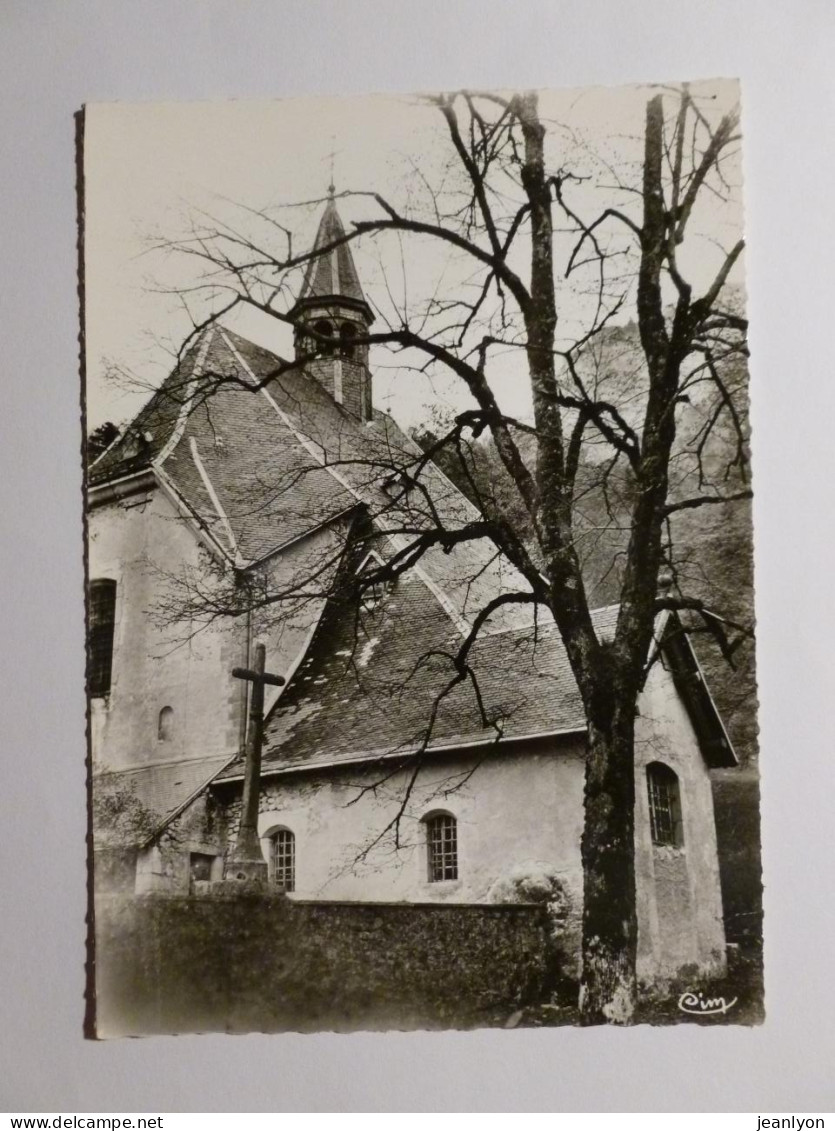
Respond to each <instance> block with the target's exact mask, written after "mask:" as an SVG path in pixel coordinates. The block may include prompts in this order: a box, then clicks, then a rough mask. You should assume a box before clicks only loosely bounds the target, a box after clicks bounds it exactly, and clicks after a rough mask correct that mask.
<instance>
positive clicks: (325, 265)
mask: <svg viewBox="0 0 835 1131" xmlns="http://www.w3.org/2000/svg"><path fill="white" fill-rule="evenodd" d="M344 238H345V228H344V226H343V224H342V220H341V218H340V216H339V212H338V211H337V208H336V199H335V197H334V189H333V185H331V186H330V190H329V197H328V202H327V204H326V205H325V211H324V212H323V213H322V219H321V220H320V222H319V230H318V232H317V233H316V241H315V243H314V245H313V251H314V253H315V252H318V251H320V250H321V254H320V255H317V256H316V257H315V258H313V259H311V260H310V261H309V263H308V264H307V270H306V271H305V276H304V282H303V283H302V288H301V291H300V292H299V297H298V300H297V301H296V305H295V306H294V307H293V309H292V311H291V315H292V317H293V319H294V322H295V349H296V357H297V358H299V357H311V360H310V361H308V362H307V363H306V365H305V370H306V372H308V373H309V374H310V375H311V376H312V377H315V378H316V380H317V381H318V382H319V384H320V385H322V387H323V388H324V389H326V390H327V391H328V392H329V393H330V395H331V396H332V397H333V399H334V400H335V401H336V402H337V403H338V404H341V405H342V406H343V408H345V410H346V411H347V412H350V413H351V414H352V415H353V416H356V417H358V418H359V419H360V420H370V419H371V415H372V394H371V372H370V370H369V368H368V346H367V345H363V344H362V343H361V342H358V341H357V339H358V338H362V337H364V336H365V335H366V334H367V333H368V329H369V327H370V325H371V323H372V322H373V321H374V315H373V314H372V313H371V308H370V307H369V305H368V303H367V302H366V301H365V296H364V295H363V293H362V287H361V286H360V281H359V277H358V275H357V269H356V267H355V266H354V258H353V256H352V255H351V247H350V244H348V243H338V241H339V240H341V239H344ZM334 244H337V246H336V247H334V246H333V245H334Z"/></svg>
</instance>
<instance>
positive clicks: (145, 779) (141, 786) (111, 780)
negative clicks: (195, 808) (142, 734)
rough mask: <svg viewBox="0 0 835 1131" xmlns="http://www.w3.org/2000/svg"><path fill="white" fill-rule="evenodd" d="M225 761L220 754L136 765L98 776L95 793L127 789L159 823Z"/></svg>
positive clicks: (195, 791)
mask: <svg viewBox="0 0 835 1131" xmlns="http://www.w3.org/2000/svg"><path fill="white" fill-rule="evenodd" d="M228 761H229V755H228V754H223V755H221V756H219V757H213V758H200V759H197V760H194V761H189V762H180V763H179V764H172V763H167V764H165V765H159V766H154V765H148V766H138V767H136V768H134V769H129V770H118V771H112V772H108V773H104V774H97V775H96V778H95V782H96V791H97V794H98V795H99V796H103V795H105V794H106V792H107V789H108V787H109V786H111V785H112V786H114V787H118V788H120V789H124V788H125V787H127V788H128V789H130V791H131V792H132V794H133V795H134V796H135V797H136V799H137V801H139V802H140V804H141V805H142V806H143V807H144V808H145V809H147V810H148V811H149V813H150V814H152V815H153V816H154V817H155V818H157V819H158V820H159V821H160V822H162V821H163V820H164V819H165V818H166V817H168V816H170V815H171V814H172V813H173V812H174V811H175V810H176V809H178V808H179V807H180V806H181V805H183V804H185V802H186V801H188V799H189V798H190V797H191V796H192V795H193V794H195V793H197V791H198V790H200V789H201V788H202V787H203V786H204V785H206V783H207V782H208V781H209V780H210V779H211V778H212V777H213V776H214V775H215V774H217V772H218V771H219V770H220V769H222V768H223V766H224V765H225V764H226V763H227V762H228Z"/></svg>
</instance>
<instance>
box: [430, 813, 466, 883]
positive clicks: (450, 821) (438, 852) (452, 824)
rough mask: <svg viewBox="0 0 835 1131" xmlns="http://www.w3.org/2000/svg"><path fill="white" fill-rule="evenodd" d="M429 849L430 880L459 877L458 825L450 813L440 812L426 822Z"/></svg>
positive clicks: (455, 878)
mask: <svg viewBox="0 0 835 1131" xmlns="http://www.w3.org/2000/svg"><path fill="white" fill-rule="evenodd" d="M426 842H427V847H428V849H429V852H428V856H429V882H430V883H439V882H440V881H442V880H457V879H458V825H457V822H456V820H455V818H454V817H451V816H450V815H449V813H439V814H438V815H437V816H436V817H430V818H429V819H428V820H427V822H426Z"/></svg>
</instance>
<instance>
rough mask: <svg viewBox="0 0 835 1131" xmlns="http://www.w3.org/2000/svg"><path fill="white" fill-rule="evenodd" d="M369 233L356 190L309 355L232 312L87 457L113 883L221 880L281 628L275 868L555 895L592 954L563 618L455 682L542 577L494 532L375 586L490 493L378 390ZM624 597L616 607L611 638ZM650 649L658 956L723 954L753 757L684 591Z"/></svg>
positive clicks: (646, 720) (295, 887)
mask: <svg viewBox="0 0 835 1131" xmlns="http://www.w3.org/2000/svg"><path fill="white" fill-rule="evenodd" d="M343 235H344V228H343V225H342V221H341V219H340V216H339V213H338V210H337V206H336V202H335V200H334V199H333V198H332V197H331V199H329V201H328V203H327V205H326V207H325V209H324V214H323V216H322V218H321V222H320V225H319V230H318V233H317V236H316V243H315V250H317V251H319V250H320V249H322V253H321V254H320V255H318V256H317V257H316V258H314V259H312V260H311V261H310V263H309V265H308V268H307V271H306V274H305V277H304V281H303V284H302V287H301V290H300V293H299V296H298V300H297V302H296V305H295V307H294V310H293V314H294V324H295V354H296V357H295V362H296V363H288V362H286V361H283V360H282V359H280V358H278V357H276V356H275V355H273V354H272V353H270V352H268V351H266V350H264V349H262V348H260V347H259V346H257V345H254V344H253V343H251V342H248V341H246V340H244V339H242V338H241V337H240V336H238V335H236V334H234V333H233V332H231V331H230V330H227V329H224V328H222V327H221V326H220V325H215V326H213V327H211V328H210V329H208V330H206V331H205V332H204V333H203V334H202V335H201V336H200V337H199V338H198V340H197V341H196V342H195V343H194V344H193V345H192V347H191V348H190V349H189V350H188V351H187V353H186V354H185V356H184V357H183V359H182V360H181V362H180V364H179V365H178V366H177V367H176V368H175V370H174V372H173V373H172V374H171V375H170V377H169V378H168V379H167V380H166V382H165V383H164V384H163V385H162V386H161V388H160V389H159V390H158V391H157V393H155V394H154V396H153V397H152V398H151V400H150V401H149V403H148V404H147V405H146V406H145V407H144V408H143V409H142V411H141V412H140V413H139V414H138V416H137V417H136V419H135V420H134V421H133V422H132V424H131V425H130V426H129V427H128V428H126V429H125V430H124V431H123V432H122V433H121V434H120V435H119V437H118V438H117V439H116V440H115V441H114V442H113V443H112V444H111V445H110V447H109V448H108V449H107V450H106V451H105V452H104V454H103V455H101V456H100V457H99V458H98V460H96V461H95V463H93V464H92V466H91V469H90V473H89V483H88V488H89V663H88V689H89V695H90V736H91V753H92V765H93V775H94V780H93V788H94V797H96V798H99V799H103V798H108V797H109V798H111V799H113V802H112V804H111V813H112V812H113V811H114V810H118V811H119V813H120V819H121V824H120V821H116V822H111V824H110V826H108V829H109V831H105V832H102V833H101V834H100V835H99V838H98V841H97V844H96V849H97V853H96V858H97V861H98V864H97V883H98V884H99V886H100V887H102V888H107V887H108V886H111V885H117V884H121V885H122V886H130V887H132V888H133V889H134V890H135V891H137V892H149V891H162V892H170V893H178V892H179V893H188V892H189V891H192V892H195V891H199V890H201V887H202V886H203V885H206V884H210V883H211V882H212V881H215V880H219V879H221V878H222V877H223V875H224V863H225V861H227V860H228V859H229V855H230V852H231V850H232V849H233V848H234V843H235V837H236V834H237V828H238V821H239V816H240V803H241V789H242V782H243V756H242V755H243V750H244V743H245V736H246V729H247V713H248V704H249V691H248V687H247V684H246V682H245V681H242V680H239V679H235V678H233V676H232V674H231V672H232V669H233V668H235V667H244V668H248V667H250V666H251V664H252V658H253V652H254V647H255V645H256V643H263V644H264V645H265V646H266V654H267V666H268V669H269V670H270V671H272V672H274V673H278V674H280V675H281V676H283V677H284V678H285V680H286V684H285V685H284V686H283V687H281V688H272V689H268V692H269V693H268V697H267V702H266V724H265V739H264V756H263V764H262V769H261V791H260V815H259V821H258V834H259V837H260V838H261V845H262V849H263V853H264V857H265V859H266V860H267V862H268V866H269V876H270V883H271V884H273V885H275V886H276V887H277V888H278V889H280V890H283V891H285V892H286V893H287V896H288V898H290V899H306V900H317V899H338V900H358V901H411V902H464V903H487V902H514V901H529V900H547V901H549V902H551V903H552V904H553V905H554V906H555V907H556V908H557V909H558V913H559V916H560V929H561V930H562V932H563V934H564V936H565V941H566V947H567V949H568V950H569V951H572V952H573V953H574V954H575V955H576V954H577V953H578V948H579V938H580V921H581V915H582V864H581V859H580V837H581V832H582V827H583V781H584V757H585V749H586V726H585V719H584V714H583V709H582V703H581V701H580V696H579V693H578V690H577V686H576V683H575V681H574V679H573V676H572V673H571V669H570V666H569V664H568V660H567V657H566V653H565V649H564V647H563V645H562V642H561V640H560V637H559V633H558V632H557V630H556V627H555V625H554V624H553V622H552V621H551V619H550V616H549V614H547V611H546V610H543V609H541V608H540V609H533V608H532V607H531V606H525V605H510V604H509V605H505V606H503V607H502V608H500V609H498V610H497V611H496V613H495V614H494V615H493V616H492V617H491V618H490V620H489V621H488V623H487V625H486V626H485V629H484V631H483V633H482V634H481V635H480V637H479V640H478V642H477V643H476V645H475V647H474V649H473V651H472V655H471V657H470V663H471V667H472V669H473V672H474V673H475V676H476V679H477V684H478V690H479V695H480V700H481V702H480V703H479V701H478V698H477V696H476V695H475V693H474V687H473V684H472V682H471V681H464V682H461V683H460V684H458V685H456V686H454V687H453V688H452V689H449V690H447V685H448V684H449V682H450V677H451V673H452V668H451V665H450V662H449V656H451V655H452V654H454V651H455V649H456V647H457V646H460V643H461V641H462V640H463V639H464V638H465V637H466V635H467V634H468V632H469V631H470V629H471V627H472V624H473V619H474V617H475V616H476V615H477V613H478V611H479V610H480V609H481V608H483V606H484V605H485V604H486V603H487V602H488V601H489V600H491V599H492V598H493V597H495V596H497V595H499V594H501V593H504V592H511V591H515V590H518V589H519V588H524V582H523V580H522V579H521V578H520V576H519V575H518V574H517V572H516V570H515V569H514V568H513V566H512V565H511V564H510V563H509V562H507V561H506V560H503V559H502V558H500V557H497V555H496V552H495V548H494V547H493V546H492V545H489V544H487V543H486V542H485V541H484V540H472V541H468V542H462V543H459V544H457V545H455V546H454V547H453V548H452V549H451V550H449V551H445V550H444V549H443V548H442V547H440V546H433V547H431V548H430V549H429V550H427V551H426V553H425V554H423V556H422V557H421V558H420V561H419V563H418V564H417V565H416V566H415V567H413V568H411V569H409V570H408V571H407V572H404V573H403V574H402V575H401V576H399V577H398V579H397V580H396V581H394V582H392V583H389V584H386V585H379V586H376V587H374V588H373V589H366V590H365V592H363V593H362V594H359V595H358V593H357V590H356V586H355V585H352V584H351V582H352V579H355V578H356V577H357V576H358V575H361V574H362V572H363V570H366V569H368V568H369V565H372V566H373V565H374V563H384V562H388V561H390V560H391V559H392V558H393V557H394V556H396V555H398V554H400V553H402V552H403V551H404V550H405V549H406V547H407V546H408V545H409V542H410V534H409V533H405V532H404V531H407V530H414V529H420V524H421V522H422V521H427V520H428V516H429V515H430V513H431V515H432V516H433V521H435V522H437V521H438V519H440V520H441V521H442V522H443V523H444V524H448V525H449V527H450V529H456V528H459V527H460V526H461V525H462V524H464V523H466V522H469V521H475V520H477V519H478V517H479V516H478V512H477V510H476V509H475V507H474V506H473V505H472V504H471V503H470V502H469V500H468V499H466V498H465V497H464V496H463V495H462V494H461V492H459V491H458V489H457V488H456V487H455V486H454V485H453V484H452V483H451V482H450V481H449V480H448V479H447V478H446V477H445V476H444V475H443V474H442V472H441V471H440V470H439V469H438V468H437V467H436V466H435V465H434V464H432V463H431V462H428V463H426V462H425V461H424V460H423V456H422V453H421V451H420V449H419V448H418V447H417V446H416V444H415V443H414V442H413V441H412V440H411V439H410V438H409V437H408V436H407V435H406V434H405V433H404V432H403V431H402V430H401V429H400V428H399V427H398V426H397V424H396V423H395V421H394V420H393V419H392V417H391V416H389V415H387V414H384V413H381V412H379V411H378V410H376V409H375V408H374V402H373V375H372V372H371V369H370V366H369V358H368V349H367V346H366V345H364V344H362V338H363V337H364V336H365V335H366V334H367V331H368V329H369V327H370V326H371V324H372V322H373V312H372V309H371V306H370V304H369V303H368V301H367V300H366V298H365V295H364V293H363V290H362V287H361V284H360V280H359V276H358V274H357V271H356V266H355V263H354V259H353V256H352V254H351V250H350V244H349V243H347V242H346V243H339V242H338V241H339V240H340V239H341V237H342V236H343ZM334 245H336V246H334ZM300 359H301V361H300ZM208 390H211V395H208ZM424 464H425V466H424ZM417 466H420V474H419V476H416V475H415V468H416V467H417ZM229 577H233V578H234V579H235V586H236V588H235V587H230V585H229V583H228V578H229ZM236 594H237V597H236ZM258 594H272V595H283V597H282V600H280V601H271V602H270V603H269V604H268V605H267V606H266V607H263V608H261V607H259V602H258V600H257V596H258ZM253 597H254V598H255V599H253ZM236 600H239V601H240V604H237V605H236ZM247 610H248V611H247ZM208 614H210V615H208ZM616 615H617V608H616V607H607V608H602V609H599V610H597V611H596V613H595V614H594V622H595V627H596V629H597V631H598V633H599V634H601V635H602V636H605V635H606V634H607V633H611V632H612V631H613V629H614V624H615V619H616ZM654 659H655V662H654V663H652V665H651V667H650V671H649V676H648V678H647V682H646V686H645V689H644V691H643V693H642V697H641V700H640V712H639V718H638V719H637V722H636V770H635V772H636V783H635V785H636V834H635V835H636V884H637V900H638V922H639V963H638V971H639V975H641V976H644V977H647V978H649V977H653V976H656V975H659V974H661V975H673V974H675V973H676V972H677V971H679V970H680V969H682V968H683V967H685V966H687V967H690V968H693V967H695V968H698V969H700V970H702V971H704V972H713V973H715V972H718V971H721V970H722V969H723V968H724V963H725V934H724V926H723V918H722V901H721V893H720V886H719V867H718V858H717V844H716V830H715V824H714V816H713V801H712V791H711V777H710V772H711V770H712V769H715V768H722V767H731V766H734V765H736V756H735V754H734V751H733V748H732V745H731V743H730V740H729V739H728V735H727V733H726V731H725V728H724V726H723V724H722V721H721V719H720V717H719V715H718V713H717V710H716V707H715V705H714V703H713V700H712V698H711V696H710V693H709V691H708V689H707V687H706V684H705V681H704V678H703V675H702V673H701V670H700V668H699V664H698V660H697V659H696V656H695V653H694V652H693V649H692V647H691V645H690V642H689V640H688V638H687V636H686V634H685V633H684V632H683V631H682V630H681V627H680V625H679V624H678V623H677V622H676V621H674V619H673V618H671V617H669V616H668V617H666V618H662V619H661V620H660V621H659V624H658V629H657V639H656V644H655V654H654ZM430 720H431V724H432V725H431V730H430V729H428V728H429V724H430ZM485 724H486V725H485ZM95 810H96V805H95V804H94V812H95ZM126 826H129V827H130V831H129V833H127V834H126V833H125V827H126ZM114 827H115V828H116V831H115V832H114ZM395 833H396V838H395V836H394V834H395Z"/></svg>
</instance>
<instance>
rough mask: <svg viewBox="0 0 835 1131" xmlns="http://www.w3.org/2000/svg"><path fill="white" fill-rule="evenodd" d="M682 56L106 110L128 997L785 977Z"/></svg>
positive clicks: (729, 253)
mask: <svg viewBox="0 0 835 1131" xmlns="http://www.w3.org/2000/svg"><path fill="white" fill-rule="evenodd" d="M686 78H687V76H683V77H682V81H680V82H674V83H673V82H671V83H668V84H663V85H657V84H656V85H652V84H646V85H633V86H623V87H588V88H583V89H573V90H562V91H558V90H529V89H524V88H519V89H516V90H501V89H497V90H492V89H486V90H481V89H466V90H460V91H444V92H436V93H431V92H430V93H418V94H415V95H411V96H406V95H373V96H372V95H368V96H359V95H354V96H350V97H349V96H345V97H338V98H337V97H327V98H326V97H321V98H312V97H310V98H294V99H286V100H275V101H247V100H240V101H231V100H230V101H223V100H217V101H211V102H210V101H206V102H181V103H173V102H153V101H150V102H145V103H139V102H133V103H131V102H124V103H115V102H114V103H106V102H101V103H95V102H91V103H89V104H88V105H86V106H85V107H84V110H83V111H82V112H81V113H80V115H79V119H78V145H79V162H80V202H79V225H80V241H81V279H82V283H83V302H82V321H83V351H84V366H83V368H84V375H83V386H84V387H83V403H84V422H83V423H84V440H85V467H86V485H85V486H86V518H85V521H86V567H87V577H86V614H87V654H86V665H87V666H86V673H87V675H86V679H87V695H88V716H87V721H88V742H89V759H88V767H87V769H88V776H89V780H88V788H89V821H90V830H91V838H90V853H89V868H90V899H91V906H90V912H89V916H88V920H89V954H88V991H87V1028H86V1032H87V1035H88V1036H91V1037H98V1038H116V1037H124V1036H152V1035H159V1034H180V1033H206V1032H212V1033H222V1032H226V1033H275V1032H288V1031H289V1032H316V1031H325V1032H329V1031H337V1032H352V1031H362V1030H443V1029H459V1030H470V1029H483V1028H496V1029H505V1030H514V1029H526V1028H548V1027H561V1026H579V1027H587V1026H620V1027H624V1026H636V1025H645V1024H649V1025H655V1026H674V1025H700V1026H717V1025H719V1026H739V1025H741V1026H756V1025H759V1024H760V1023H761V1022H762V1021H763V1019H764V1016H765V1008H766V1003H765V1001H764V993H763V948H762V944H763V916H762V875H761V859H760V810H759V771H758V750H757V734H758V726H757V684H756V673H755V636H754V630H755V623H754V553H753V529H752V499H753V494H752V478H751V455H750V443H749V441H750V435H749V412H748V403H749V402H748V396H749V376H750V374H749V350H748V345H747V342H748V319H747V312H746V290H745V257H746V256H745V242H744V223H743V175H742V153H743V137H742V131H741V127H740V98H741V91H740V85H739V83H738V82H736V81H735V80H733V79H722V80H711V81H708V80H699V81H692V82H688V81H684V80H686ZM753 381H754V384H756V358H755V359H754V362H753ZM81 772H82V771H81V767H79V773H81ZM79 914H81V909H79ZM767 929H768V925H767V924H766V931H767Z"/></svg>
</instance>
